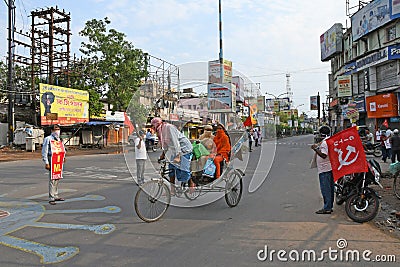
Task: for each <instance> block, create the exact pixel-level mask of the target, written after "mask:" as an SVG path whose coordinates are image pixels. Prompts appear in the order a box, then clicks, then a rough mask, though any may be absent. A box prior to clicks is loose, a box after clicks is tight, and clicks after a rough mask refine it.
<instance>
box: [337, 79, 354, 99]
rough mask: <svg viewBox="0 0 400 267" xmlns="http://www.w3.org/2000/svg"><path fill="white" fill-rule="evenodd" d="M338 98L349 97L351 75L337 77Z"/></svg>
mask: <svg viewBox="0 0 400 267" xmlns="http://www.w3.org/2000/svg"><path fill="white" fill-rule="evenodd" d="M337 82H338V97H347V96H351V95H352V92H351V75H342V76H338V77H337Z"/></svg>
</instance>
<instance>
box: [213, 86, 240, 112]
mask: <svg viewBox="0 0 400 267" xmlns="http://www.w3.org/2000/svg"><path fill="white" fill-rule="evenodd" d="M207 87H208V111H210V112H235V111H236V86H235V85H233V84H231V83H225V84H223V85H220V84H215V83H209V84H208V86H207Z"/></svg>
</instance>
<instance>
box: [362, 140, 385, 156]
mask: <svg viewBox="0 0 400 267" xmlns="http://www.w3.org/2000/svg"><path fill="white" fill-rule="evenodd" d="M364 151H365V154H366V155H374V156H375V157H381V156H382V149H381V144H380V143H375V144H372V145H370V146H369V147H368V146H367V149H364Z"/></svg>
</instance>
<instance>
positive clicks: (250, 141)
mask: <svg viewBox="0 0 400 267" xmlns="http://www.w3.org/2000/svg"><path fill="white" fill-rule="evenodd" d="M247 137H248V139H249V151H250V152H251V151H253V150H252V148H251V147H252V145H253V140H254V137H253V130H252V129H247Z"/></svg>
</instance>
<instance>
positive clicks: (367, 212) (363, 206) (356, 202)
mask: <svg viewBox="0 0 400 267" xmlns="http://www.w3.org/2000/svg"><path fill="white" fill-rule="evenodd" d="M345 210H346V213H347V216H349V218H350V219H352V220H353V221H355V222H358V223H364V222H368V221H370V220H372V219H373V218H375V216H376V215H377V214H378V211H379V198H378V196H377V195H376V194H375V192H374V191H372V190H371V191H368V192H366V193H365V194H364V198H361V195H360V194H354V195H352V196H350V197H349V198H348V199H347V201H346V205H345Z"/></svg>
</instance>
